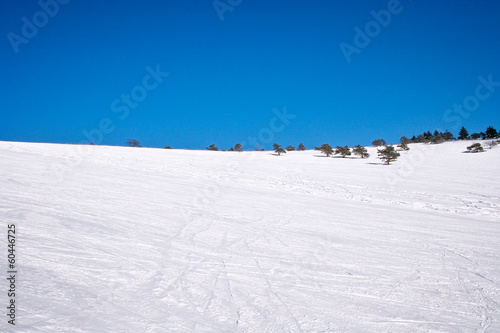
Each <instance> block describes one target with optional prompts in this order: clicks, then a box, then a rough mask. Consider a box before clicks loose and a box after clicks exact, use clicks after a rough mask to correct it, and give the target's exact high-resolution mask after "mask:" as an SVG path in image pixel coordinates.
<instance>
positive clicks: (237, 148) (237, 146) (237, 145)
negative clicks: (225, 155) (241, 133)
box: [234, 143, 243, 151]
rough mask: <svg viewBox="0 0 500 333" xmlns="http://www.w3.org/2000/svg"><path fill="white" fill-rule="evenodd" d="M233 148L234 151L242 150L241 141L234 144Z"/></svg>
mask: <svg viewBox="0 0 500 333" xmlns="http://www.w3.org/2000/svg"><path fill="white" fill-rule="evenodd" d="M234 150H235V151H243V146H242V145H241V143H237V144H235V145H234Z"/></svg>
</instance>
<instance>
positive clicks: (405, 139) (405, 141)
mask: <svg viewBox="0 0 500 333" xmlns="http://www.w3.org/2000/svg"><path fill="white" fill-rule="evenodd" d="M399 143H404V144H409V143H411V140H410V139H408V138H407V137H406V136H402V137H401V139H399Z"/></svg>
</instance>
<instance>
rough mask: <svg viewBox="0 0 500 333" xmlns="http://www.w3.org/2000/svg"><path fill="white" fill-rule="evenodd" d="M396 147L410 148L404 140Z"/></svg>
mask: <svg viewBox="0 0 500 333" xmlns="http://www.w3.org/2000/svg"><path fill="white" fill-rule="evenodd" d="M398 147H399V148H401V149H402V150H410V147H408V145H407V144H406V143H404V142H402V143H401V144H400V145H398Z"/></svg>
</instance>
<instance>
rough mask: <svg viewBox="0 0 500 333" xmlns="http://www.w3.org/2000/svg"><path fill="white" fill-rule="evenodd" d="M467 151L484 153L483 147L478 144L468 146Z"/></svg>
mask: <svg viewBox="0 0 500 333" xmlns="http://www.w3.org/2000/svg"><path fill="white" fill-rule="evenodd" d="M467 150H469V151H470V152H472V153H480V152H482V151H484V148H483V146H481V144H480V143H474V144H472V145H470V146H469V147H467Z"/></svg>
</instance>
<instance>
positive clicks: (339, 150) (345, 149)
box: [335, 146, 351, 158]
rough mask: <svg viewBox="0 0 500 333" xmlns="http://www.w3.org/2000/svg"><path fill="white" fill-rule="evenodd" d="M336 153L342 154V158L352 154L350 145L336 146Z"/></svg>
mask: <svg viewBox="0 0 500 333" xmlns="http://www.w3.org/2000/svg"><path fill="white" fill-rule="evenodd" d="M335 155H341V156H342V158H345V157H346V156H350V155H351V149H349V147H348V146H344V147H342V146H337V147H335Z"/></svg>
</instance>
